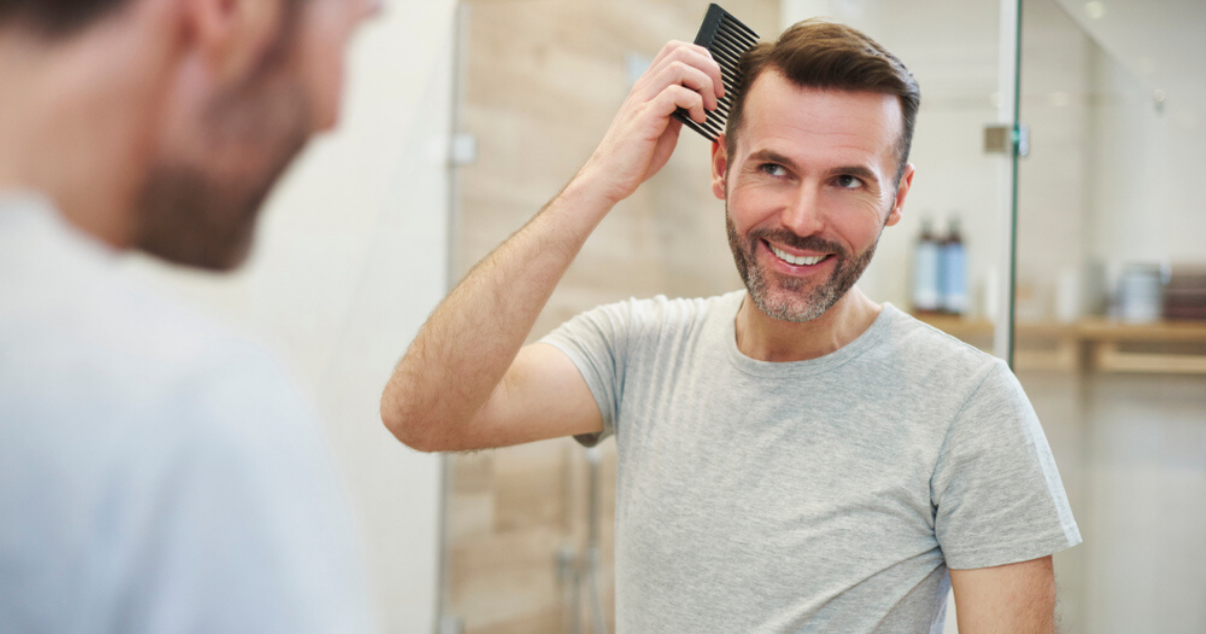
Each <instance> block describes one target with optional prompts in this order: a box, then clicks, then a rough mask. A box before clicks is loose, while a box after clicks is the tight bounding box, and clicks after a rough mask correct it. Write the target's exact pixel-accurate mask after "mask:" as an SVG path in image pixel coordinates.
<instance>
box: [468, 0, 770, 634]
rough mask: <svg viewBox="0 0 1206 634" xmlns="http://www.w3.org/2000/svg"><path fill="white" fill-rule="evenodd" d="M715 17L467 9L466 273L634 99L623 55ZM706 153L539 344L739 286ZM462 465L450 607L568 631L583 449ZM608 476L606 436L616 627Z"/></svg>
mask: <svg viewBox="0 0 1206 634" xmlns="http://www.w3.org/2000/svg"><path fill="white" fill-rule="evenodd" d="M706 7H707V3H705V2H698V1H686V0H660V1H658V0H645V1H634V0H471V1H469V2H466V3H465V7H463V8H464V9H465V10H467V11H468V14H467V16H466V35H467V38H466V41H465V43H464V45H465V53H466V55H465V59H464V65H465V70H464V72H465V77H464V92H463V101H462V103H461V126H460V127H461V131H463V132H466V133H469V134H472V135H474V136H476V137H477V140H478V148H479V157H478V160H477V162H476V163H474V164H473V165H470V166H466V167H465V168H463V169H462V170H461V171H460V173H459V175H458V176H459V179H460V186H459V192H458V194H459V198H460V200H461V206H460V209H459V210H458V217H459V220H458V226H457V227H456V233H457V236H458V237H457V239H456V244H457V247H456V250H457V253H456V261H457V264H458V268H459V270H458V274H460V275H463V274H464V273H465V272H466V271H468V269H469V268H470V267H471V266H472V265H473V264H474V263H476V262H477V261H478V260H480V259H481V258H482V257H483V256H485V255H486V254H487V253H488V252H489V251H490V250H491V249H493V248H494V247H495V246H496V245H498V244H499V242H501V241H502V240H504V239H506V237H507V236H508V235H510V234H511V233H512V232H514V231H515V230H516V229H518V228H519V227H520V226H522V224H523V223H524V222H525V221H526V220H527V219H528V218H530V217H531V216H532V214H533V213H535V212H536V211H537V210H538V209H539V208H540V207H541V206H542V205H543V204H544V203H545V202H546V201H547V200H548V199H549V198H551V197H552V196H553V195H554V194H556V193H557V191H558V190H559V189H560V188H561V187H562V186H563V185H564V183H565V182H566V181H568V180H569V178H570V177H571V176H573V174H574V173H575V172H576V171H577V169H578V168H579V166H580V165H581V164H582V163H583V162H584V161H585V160H586V158H587V157H588V156H589V155H590V152H591V151H592V150H593V149H594V146H595V144H596V143H597V142H598V140H599V139H600V138H601V137H602V135H603V133H604V132H605V131H606V129H607V126H608V125H609V124H610V122H611V119H612V117H613V116H614V114H615V112H616V110H617V109H618V107H619V105H620V103H621V102H622V101H623V99H624V96H625V95H626V94H627V92H628V88H629V77H628V72H627V70H626V69H627V67H628V63H627V61H626V60H628V59H629V58H630V57H631V56H632V55H640V56H645V57H646V58H650V59H651V58H652V57H653V56H654V55H656V53H657V51H658V50H659V49H660V48H661V46H662V44H664V43H665V41H666V40H669V39H681V40H691V39H692V38H693V37H694V35H695V31H696V30H697V29H698V26H699V22H700V21H701V19H702V18H703V14H704V11H705V10H706ZM725 8H726V9H728V10H729V11H731V12H733V13H734V14H735V15H737V16H739V17H740V18H741V19H742V21H744V22H746V23H747V24H749V25H750V26H751V27H753V28H754V29H755V30H757V31H758V32H760V33H763V34H774V33H775V32H776V30H777V24H778V20H779V3H778V2H777V1H772V0H730V1H728V2H726V3H725ZM709 152H710V145H709V144H708V143H707V142H705V141H704V140H703V139H702V138H701V137H698V136H697V135H695V134H694V133H693V132H691V131H689V130H685V131H684V132H683V137H682V139H681V140H680V143H679V149H678V151H677V152H676V155H675V157H674V158H673V159H672V160H671V162H670V164H668V165H667V166H666V168H665V169H663V171H662V173H660V174H659V175H657V176H656V177H655V178H654V179H653V180H651V181H650V182H648V183H646V185H645V186H644V187H642V189H641V190H640V191H639V192H638V193H637V194H636V195H634V196H633V197H632V198H631V199H630V200H628V201H625V202H624V203H622V204H621V205H620V206H618V207H617V208H616V209H615V211H614V212H613V213H612V214H611V216H609V217H608V219H607V220H605V221H604V222H603V224H602V225H601V226H600V227H599V229H598V230H597V231H596V234H595V235H594V236H593V237H592V238H591V239H590V241H588V243H587V244H586V246H585V247H584V249H583V251H582V253H581V255H580V256H579V257H578V259H577V261H576V262H575V263H574V265H573V266H572V267H571V268H570V270H569V271H568V272H567V274H566V276H565V278H564V280H563V282H562V283H561V285H560V286H559V288H558V290H557V292H556V293H555V294H554V295H553V297H552V299H551V300H550V302H549V305H548V306H547V307H546V309H545V311H544V313H543V314H542V315H541V317H540V319H539V321H538V322H537V325H536V328H535V330H534V332H533V336H532V339H533V340H534V339H536V338H538V337H539V336H541V335H543V334H545V333H547V332H548V331H549V330H551V329H552V328H553V327H555V326H556V325H558V324H560V323H561V322H563V321H565V320H566V319H568V318H570V317H572V316H573V315H575V314H577V313H579V312H581V311H583V310H587V309H589V308H592V307H594V306H597V305H599V304H602V303H606V302H611V301H618V300H622V299H626V298H628V297H630V296H637V297H641V296H650V295H655V294H659V293H661V294H666V295H671V296H675V295H711V294H715V293H720V292H724V291H728V290H732V289H735V288H738V287H739V286H740V281H739V279H738V277H737V275H736V272H735V270H734V268H733V264H732V258H731V256H730V254H729V252H728V246H727V242H726V239H725V236H724V216H723V213H724V207H723V204H722V203H720V202H719V201H717V200H715V199H714V198H712V196H711V193H710V187H709V177H708V169H709V168H708V166H709ZM452 460H453V461H454V469H453V472H454V475H453V477H452V486H451V500H450V505H449V517H448V520H449V521H448V535H447V538H448V540H449V545H450V551H451V552H450V559H451V561H450V565H451V579H450V582H451V597H450V600H449V611H450V612H451V613H452V614H453V615H455V616H457V617H459V618H461V619H463V622H464V625H465V628H466V630H465V631H466V632H467V633H468V634H504V633H511V632H515V633H520V632H522V633H524V634H541V633H546V632H547V633H553V632H566V631H569V629H568V623H567V618H566V614H567V609H568V605H567V600H566V594H567V590H568V585H567V583H566V580H565V579H564V578H563V577H562V578H559V576H558V566H557V555H558V552H559V551H561V550H562V549H568V550H569V551H571V552H578V551H579V550H580V549H581V547H582V544H583V542H584V541H585V536H586V499H587V491H586V486H585V480H586V475H585V474H586V466H585V464H586V463H585V457H584V452H583V450H582V449H581V448H580V447H578V446H577V444H576V443H574V442H573V441H572V440H558V441H549V442H543V443H535V444H531V445H527V446H521V447H514V448H509V449H504V450H495V451H489V452H482V453H476V454H467V455H457V456H454V457H453V458H452ZM614 469H615V454H614V447H613V446H612V445H611V443H610V442H609V443H607V444H606V446H605V449H604V464H603V481H604V482H605V483H606V486H605V488H604V495H603V501H602V506H603V527H602V529H603V530H602V541H603V570H602V579H601V582H602V583H601V585H602V588H603V600H604V605H605V606H606V607H607V611H608V612H609V614H608V619H607V620H608V623H609V624H610V623H611V617H610V611H611V606H612V603H613V602H612V578H613V575H612V571H611V570H612V556H611V552H612V548H611V544H612V535H613V530H612V521H613V509H614V490H613V488H612V486H611V485H612V483H613V482H614V479H615V475H614V474H615V472H614ZM583 631H589V629H584V630H583Z"/></svg>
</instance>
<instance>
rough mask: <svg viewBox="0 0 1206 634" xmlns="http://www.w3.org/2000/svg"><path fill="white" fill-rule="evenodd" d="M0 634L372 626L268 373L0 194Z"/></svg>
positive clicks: (301, 633)
mask: <svg viewBox="0 0 1206 634" xmlns="http://www.w3.org/2000/svg"><path fill="white" fill-rule="evenodd" d="M0 297H3V300H0V633H3V634H18V633H30V634H32V633H35V632H70V633H72V634H117V633H120V634H359V633H364V632H372V631H374V629H373V626H374V623H373V616H372V613H371V612H370V606H369V594H368V589H367V584H366V583H365V579H364V578H363V577H364V575H363V571H362V565H361V563H360V561H359V557H360V555H359V549H358V548H357V545H356V542H355V533H354V530H353V528H354V527H353V525H352V521H351V517H350V515H349V513H348V508H347V505H346V503H345V501H344V499H343V493H342V492H341V491H340V487H339V482H338V480H337V476H336V473H335V471H334V465H333V464H332V461H331V458H330V456H329V454H328V451H327V448H326V446H325V443H324V441H323V437H322V430H321V428H320V427H319V424H318V421H317V420H315V419H314V417H313V416H312V415H311V413H310V411H309V408H308V407H307V406H306V405H305V403H304V401H303V400H302V399H301V397H300V396H299V395H298V394H297V392H296V391H295V390H294V388H293V386H292V385H291V383H290V382H289V380H288V379H287V377H286V376H285V373H284V372H283V370H282V369H281V368H280V366H279V365H278V364H277V363H276V362H275V361H274V360H272V359H271V358H270V357H268V355H267V354H266V353H264V352H263V351H262V350H260V349H259V348H258V347H257V346H255V345H253V344H250V343H247V342H245V341H242V340H241V339H240V338H239V337H237V336H233V335H231V334H228V333H226V332H225V331H224V330H222V329H220V328H217V327H214V326H212V325H210V324H208V323H207V322H206V321H205V320H204V319H202V318H200V317H198V316H197V315H194V314H192V312H191V311H188V310H186V309H184V308H182V307H180V306H177V305H176V304H175V303H174V302H171V301H169V300H166V299H164V298H161V297H160V296H158V295H157V294H155V293H152V292H150V291H148V290H147V289H145V288H143V287H142V286H141V285H139V284H137V283H135V282H133V281H132V280H131V279H129V278H128V276H126V275H125V274H123V273H122V271H121V269H120V267H119V265H118V255H117V254H116V253H115V252H113V251H112V250H110V249H108V248H107V247H105V246H103V245H102V244H101V243H99V242H97V241H96V240H94V239H93V238H91V237H89V236H87V235H86V234H83V233H80V232H79V231H78V230H76V229H75V228H74V227H73V226H72V225H70V224H68V223H67V222H66V221H65V220H63V219H62V218H61V217H60V216H59V214H58V213H57V212H56V211H55V210H54V209H53V208H52V207H51V206H50V205H49V204H48V203H47V202H45V201H44V200H43V199H42V198H41V197H40V196H36V195H29V194H17V193H8V192H3V191H0Z"/></svg>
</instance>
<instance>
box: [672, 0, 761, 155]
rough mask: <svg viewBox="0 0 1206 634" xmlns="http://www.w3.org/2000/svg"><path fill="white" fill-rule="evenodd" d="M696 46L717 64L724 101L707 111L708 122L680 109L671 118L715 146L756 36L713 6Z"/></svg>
mask: <svg viewBox="0 0 1206 634" xmlns="http://www.w3.org/2000/svg"><path fill="white" fill-rule="evenodd" d="M695 43H696V44H697V45H699V46H702V47H704V48H706V49H708V52H709V53H711V54H712V59H714V60H716V63H717V64H720V74H721V76H722V77H723V78H724V98H723V99H721V100H719V104H718V105H717V107H716V109H715V110H708V111H707V115H708V118H707V121H705V122H704V123H702V124H701V123H696V122H695V121H694V120H693V119H691V115H690V114H689V113H688V112H687V111H686V110H684V109H682V108H679V109H678V110H677V111H676V112H675V113H674V118H676V119H678V120H679V121H682V122H683V124H684V125H686V126H687V127H688V128H691V129H692V130H695V131H696V132H698V133H700V134H702V135H703V136H704V138H705V139H707V140H709V141H712V142H715V141H716V137H717V136H718V135H719V134H720V133H721V132H724V126H725V123H726V122H727V121H728V120H729V108H730V107H731V106H732V105H733V97H735V96H736V95H737V91H738V90H740V89H741V74H740V72H739V70H738V61H739V60H740V59H741V56H742V55H744V54H745V52H746V51H748V50H750V49H751V48H754V45H755V44H757V43H758V34H757V33H755V32H754V31H753V29H751V28H750V27H748V26H746V25H744V24H742V23H741V21H740V20H738V19H737V18H735V17H733V14H731V13H729V12H728V11H725V10H724V9H722V8H720V5H718V4H715V3H713V4H711V5H708V14H707V15H706V16H704V21H703V25H702V26H700V27H699V35H696V36H695Z"/></svg>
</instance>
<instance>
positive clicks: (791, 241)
mask: <svg viewBox="0 0 1206 634" xmlns="http://www.w3.org/2000/svg"><path fill="white" fill-rule="evenodd" d="M725 228H726V229H727V231H728V236H729V249H731V250H732V252H733V261H734V262H735V263H736V264H737V273H738V274H740V275H741V281H742V282H744V283H745V288H746V290H747V291H748V292H749V294H750V298H751V299H753V300H754V305H756V306H757V307H758V310H761V311H762V313H763V314H765V315H766V316H767V317H770V318H772V319H778V320H781V321H790V322H796V323H802V322H808V321H812V320H814V319H816V318H818V317H820V316H821V315H824V314H825V312H826V311H828V310H829V309H830V308H832V307H833V305H834V304H836V303H837V301H838V300H839V299H841V298H842V297H844V296H845V295H846V293H847V292H848V291H849V290H850V289H851V288H852V287H854V284H855V282H857V281H858V280H859V278H860V277H862V275H863V271H865V270H866V269H867V265H868V264H870V263H871V258H872V256H874V255H875V247H876V245H877V244H878V243H879V238H878V236H877V237H876V240H875V242H873V243H871V246H870V247H867V249H866V250H865V251H863V252H862V253H858V254H855V255H853V257H852V256H851V254H850V252H849V251H848V250H847V249H845V248H844V247H842V245H840V244H837V243H835V242H831V241H829V240H825V239H823V238H820V237H818V236H806V237H801V236H798V235H796V234H794V233H792V232H790V231H788V230H786V229H773V228H769V227H768V228H761V229H753V230H751V231H750V233H749V234H748V235H747V236H746V237H745V239H744V240H743V239H741V238H740V237H739V236H738V235H737V230H736V228H735V227H734V226H733V217H732V216H731V215H730V214H729V210H728V202H727V201H726V202H725ZM881 232H882V229H881ZM763 240H773V241H775V242H780V243H782V244H785V245H788V246H791V247H795V248H797V249H801V250H812V251H819V252H822V253H830V254H831V255H830V256H829V257H831V258H834V259H836V260H837V261H836V262H835V263H834V267H833V272H832V273H831V274H830V275H829V278H828V279H826V280H824V281H822V282H821V283H820V284H816V282H814V281H813V280H803V279H799V278H793V277H786V276H781V275H778V274H776V273H775V272H774V271H771V270H768V269H767V268H766V267H764V266H762V265H760V264H758V259H757V249H758V243H759V242H761V241H763Z"/></svg>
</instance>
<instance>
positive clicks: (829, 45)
mask: <svg viewBox="0 0 1206 634" xmlns="http://www.w3.org/2000/svg"><path fill="white" fill-rule="evenodd" d="M740 68H741V77H742V85H741V87H740V88H739V89H738V92H737V95H736V97H734V99H733V105H732V107H731V108H730V110H729V120H728V124H727V126H726V128H725V141H726V142H725V146H726V149H727V150H728V153H729V155H730V156H731V155H733V153H734V152H735V151H736V149H737V145H736V144H737V134H738V133H740V131H741V124H742V115H743V110H744V106H745V95H746V93H747V92H748V90H747V89H748V88H749V87H750V86H752V85H753V84H754V81H755V80H756V79H757V78H758V76H759V75H761V74H762V73H763V72H765V71H766V70H768V69H774V70H777V71H779V72H780V73H782V74H783V76H784V77H786V78H787V79H788V80H789V81H791V82H792V83H793V84H795V85H797V86H801V87H809V88H821V89H834V90H849V91H855V92H864V91H865V92H876V93H883V94H889V95H896V96H897V97H899V99H900V109H901V112H902V114H903V115H904V116H903V126H902V130H901V134H900V139H899V140H898V141H897V146H896V157H897V160H898V161H899V164H898V166H897V170H896V181H897V182H898V183H899V182H900V178H901V177H902V176H903V175H904V169H905V166H906V165H907V164H908V162H909V149H910V147H911V146H912V144H913V128H914V126H915V125H916V123H917V109H918V108H919V107H920V105H921V89H920V88H919V87H918V86H917V80H916V79H914V78H913V73H911V72H909V69H907V68H905V65H904V64H903V63H901V61H900V60H899V59H897V58H896V56H895V55H892V54H891V53H889V52H888V51H887V49H885V48H884V47H882V46H880V45H879V44H878V43H877V42H876V41H875V40H872V39H871V38H870V37H867V36H866V35H865V34H863V33H862V32H861V31H859V30H857V29H854V28H852V27H849V26H846V25H844V24H836V23H833V22H827V21H825V20H820V19H817V18H813V19H809V20H805V21H803V22H799V23H797V24H795V25H794V26H792V27H791V28H789V29H787V30H786V31H784V32H783V34H782V35H780V36H779V39H778V40H777V41H775V42H771V43H762V44H759V45H757V46H755V47H754V48H752V49H750V50H749V52H747V53H746V54H745V55H743V56H742V58H741V62H740Z"/></svg>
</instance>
